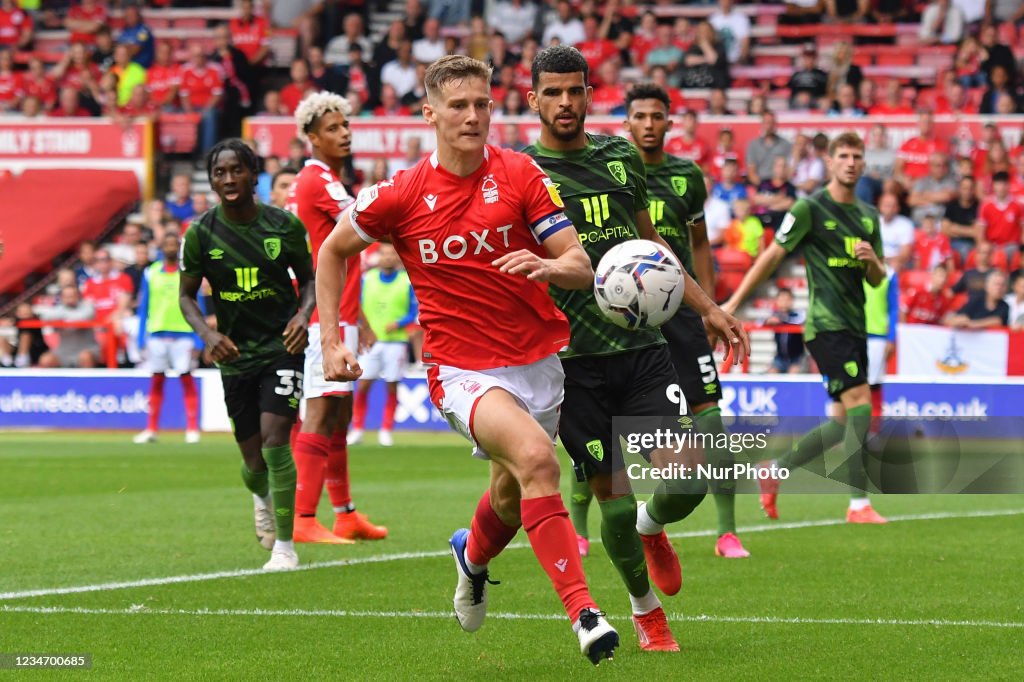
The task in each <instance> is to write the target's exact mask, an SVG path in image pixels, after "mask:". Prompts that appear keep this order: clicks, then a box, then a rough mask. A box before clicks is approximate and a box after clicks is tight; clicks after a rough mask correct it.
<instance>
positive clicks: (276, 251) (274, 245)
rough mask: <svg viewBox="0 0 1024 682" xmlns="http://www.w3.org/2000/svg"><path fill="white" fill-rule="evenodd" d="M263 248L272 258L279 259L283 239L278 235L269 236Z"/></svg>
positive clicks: (264, 241)
mask: <svg viewBox="0 0 1024 682" xmlns="http://www.w3.org/2000/svg"><path fill="white" fill-rule="evenodd" d="M263 250H264V251H266V252H267V256H268V257H269V258H270V260H277V257H278V256H280V255H281V240H280V238H278V237H267V238H266V239H264V240H263Z"/></svg>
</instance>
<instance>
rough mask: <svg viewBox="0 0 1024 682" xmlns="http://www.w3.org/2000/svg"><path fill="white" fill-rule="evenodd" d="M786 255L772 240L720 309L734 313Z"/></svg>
mask: <svg viewBox="0 0 1024 682" xmlns="http://www.w3.org/2000/svg"><path fill="white" fill-rule="evenodd" d="M785 257H786V250H785V249H784V248H782V247H781V246H779V244H778V243H777V242H772V243H771V244H770V245H769V246H768V248H767V249H765V250H764V251H763V252H762V253H761V255H760V256H758V257H757V260H756V261H754V264H753V265H752V266H751V268H750V270H748V271H747V274H746V275H745V276H744V277H743V281H742V282H740V285H739V286H738V287H737V288H736V291H734V292H733V294H732V296H730V297H729V300H728V301H726V302H725V303H724V304H723V305H722V309H723V310H725V311H726V312H727V313H729V314H730V315H735V314H736V311H737V310H738V309H739V307H740V306H741V305H743V301H745V300H747V297H748V296H750V294H751V292H753V291H754V289H756V288H757V287H759V286H761V282H763V281H765V280H766V279H768V277H769V276H770V275H771V274H772V273H773V272H775V270H777V269H778V267H779V263H781V262H782V259H783V258H785Z"/></svg>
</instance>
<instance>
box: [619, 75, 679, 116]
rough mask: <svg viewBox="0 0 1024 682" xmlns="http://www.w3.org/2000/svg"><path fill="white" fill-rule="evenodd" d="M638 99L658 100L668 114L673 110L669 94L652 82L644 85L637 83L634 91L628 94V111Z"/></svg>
mask: <svg viewBox="0 0 1024 682" xmlns="http://www.w3.org/2000/svg"><path fill="white" fill-rule="evenodd" d="M638 99H656V100H658V101H659V102H661V103H662V104H664V105H665V111H666V112H668V111H669V110H671V109H672V105H671V101H670V100H669V98H668V93H667V92H665V89H664V88H663V87H661V86H660V85H655V84H654V83H651V82H650V81H646V82H643V83H637V84H636V85H634V86H633V89H632V90H630V91H629V92H628V93H627V94H626V111H629V108H630V107H631V106H632V105H633V102H635V101H637V100H638Z"/></svg>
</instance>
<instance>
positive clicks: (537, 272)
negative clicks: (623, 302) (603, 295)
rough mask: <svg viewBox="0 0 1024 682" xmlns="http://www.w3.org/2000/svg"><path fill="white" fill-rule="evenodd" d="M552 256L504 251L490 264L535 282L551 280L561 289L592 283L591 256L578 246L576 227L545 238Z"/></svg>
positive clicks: (584, 287)
mask: <svg viewBox="0 0 1024 682" xmlns="http://www.w3.org/2000/svg"><path fill="white" fill-rule="evenodd" d="M544 248H545V249H546V250H547V252H548V254H549V255H550V256H551V258H541V257H540V256H538V255H537V254H535V253H533V252H532V251H529V250H527V249H520V250H518V251H513V252H512V253H506V254H505V255H504V256H502V257H501V258H498V259H496V260H494V261H493V262H492V263H491V265H493V266H495V267H496V268H498V269H499V270H500V271H501V272H507V273H509V274H512V275H524V276H525V277H526V279H529V280H532V281H537V282H550V283H551V284H554V285H555V286H557V287H561V288H562V289H586V288H587V287H589V286H591V285H593V283H594V269H593V268H592V267H591V265H590V257H589V256H587V252H586V251H584V250H583V247H582V246H580V240H579V235H577V233H576V230H575V229H563V230H559V231H558V232H556V233H555V234H553V235H551V236H550V237H548V238H547V239H545V240H544Z"/></svg>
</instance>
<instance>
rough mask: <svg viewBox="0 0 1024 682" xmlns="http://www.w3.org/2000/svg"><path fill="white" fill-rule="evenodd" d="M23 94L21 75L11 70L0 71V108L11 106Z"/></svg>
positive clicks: (15, 103)
mask: <svg viewBox="0 0 1024 682" xmlns="http://www.w3.org/2000/svg"><path fill="white" fill-rule="evenodd" d="M24 95H25V89H24V88H23V87H22V83H21V75H20V74H18V73H15V72H14V71H11V72H10V73H0V108H13V107H15V106H16V105H17V104H18V100H20V99H21V98H22V97H23V96H24Z"/></svg>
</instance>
